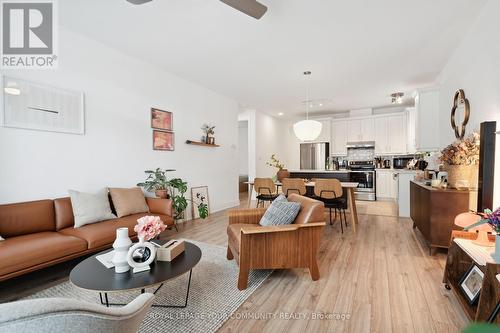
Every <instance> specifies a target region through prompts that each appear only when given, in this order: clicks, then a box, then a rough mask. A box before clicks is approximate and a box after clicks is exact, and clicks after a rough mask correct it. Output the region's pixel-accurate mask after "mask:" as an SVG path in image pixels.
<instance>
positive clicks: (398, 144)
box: [387, 114, 407, 154]
mask: <svg viewBox="0 0 500 333" xmlns="http://www.w3.org/2000/svg"><path fill="white" fill-rule="evenodd" d="M387 118H388V121H389V126H388V133H387V135H388V137H389V140H388V141H389V153H391V154H406V142H407V138H406V114H402V115H395V116H389V117H387Z"/></svg>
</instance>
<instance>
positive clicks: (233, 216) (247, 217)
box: [228, 208, 266, 224]
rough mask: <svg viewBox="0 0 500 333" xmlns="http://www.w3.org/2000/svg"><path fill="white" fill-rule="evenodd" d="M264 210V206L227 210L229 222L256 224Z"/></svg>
mask: <svg viewBox="0 0 500 333" xmlns="http://www.w3.org/2000/svg"><path fill="white" fill-rule="evenodd" d="M265 212H266V208H251V209H232V210H230V211H229V212H228V215H229V224H235V223H246V224H258V223H259V221H260V219H261V218H262V216H264V213H265Z"/></svg>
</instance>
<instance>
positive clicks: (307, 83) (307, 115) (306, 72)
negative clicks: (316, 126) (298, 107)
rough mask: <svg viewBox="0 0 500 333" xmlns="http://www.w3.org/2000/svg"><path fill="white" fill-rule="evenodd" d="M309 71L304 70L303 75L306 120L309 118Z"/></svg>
mask: <svg viewBox="0 0 500 333" xmlns="http://www.w3.org/2000/svg"><path fill="white" fill-rule="evenodd" d="M310 75H311V71H305V72H304V76H305V77H306V102H305V103H306V120H309V79H308V78H309V76H310Z"/></svg>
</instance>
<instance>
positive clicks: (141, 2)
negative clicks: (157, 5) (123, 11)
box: [127, 0, 152, 5]
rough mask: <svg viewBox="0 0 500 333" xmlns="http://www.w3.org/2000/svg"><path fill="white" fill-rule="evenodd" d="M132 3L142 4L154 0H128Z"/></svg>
mask: <svg viewBox="0 0 500 333" xmlns="http://www.w3.org/2000/svg"><path fill="white" fill-rule="evenodd" d="M127 1H128V2H130V3H133V4H134V5H142V4H143V3H146V2H150V1H152V0H127Z"/></svg>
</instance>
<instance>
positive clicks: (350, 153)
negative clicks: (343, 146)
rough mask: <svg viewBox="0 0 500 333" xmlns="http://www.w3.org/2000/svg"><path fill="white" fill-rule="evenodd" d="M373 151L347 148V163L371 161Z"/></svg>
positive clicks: (373, 155) (370, 149)
mask: <svg viewBox="0 0 500 333" xmlns="http://www.w3.org/2000/svg"><path fill="white" fill-rule="evenodd" d="M374 158H375V149H373V148H349V149H347V160H348V161H373V159H374Z"/></svg>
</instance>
